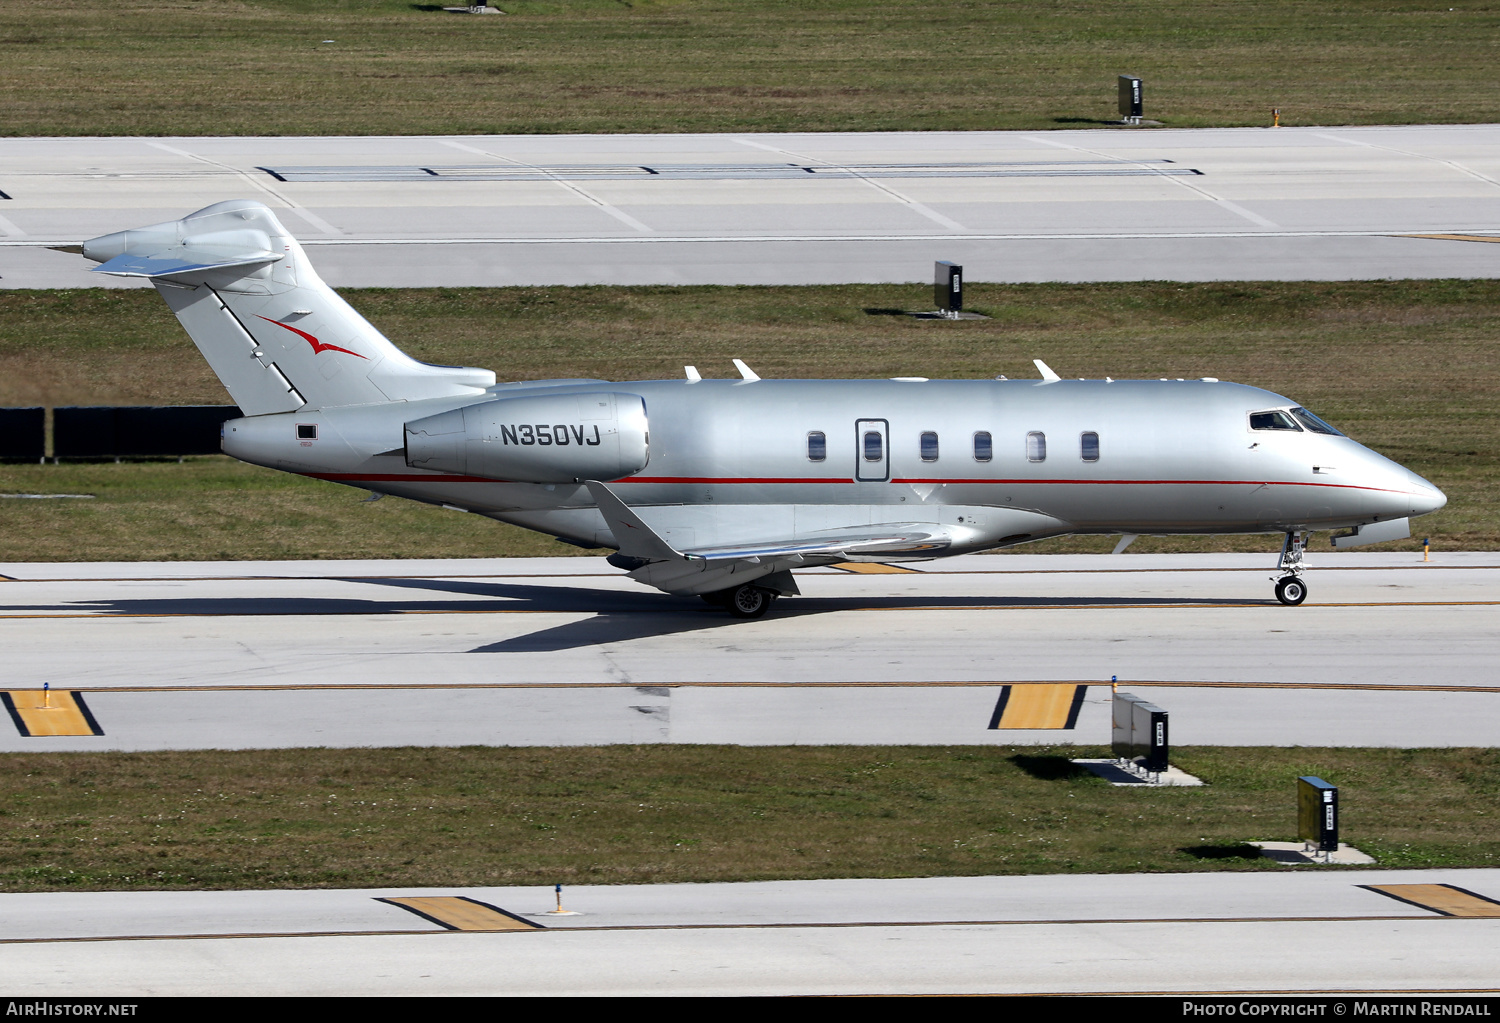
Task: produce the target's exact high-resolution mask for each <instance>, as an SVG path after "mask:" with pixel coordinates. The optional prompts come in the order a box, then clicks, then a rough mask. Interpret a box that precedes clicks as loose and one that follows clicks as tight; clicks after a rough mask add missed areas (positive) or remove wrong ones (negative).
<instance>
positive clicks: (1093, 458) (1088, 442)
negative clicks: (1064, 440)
mask: <svg viewBox="0 0 1500 1023" xmlns="http://www.w3.org/2000/svg"><path fill="white" fill-rule="evenodd" d="M1081 440H1082V443H1081V445H1080V446H1081V447H1082V449H1083V460H1084V461H1085V462H1097V461H1099V435H1098V434H1097V433H1085V434H1084V435H1083V437H1082V438H1081Z"/></svg>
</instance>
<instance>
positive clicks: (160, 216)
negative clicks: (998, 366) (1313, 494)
mask: <svg viewBox="0 0 1500 1023" xmlns="http://www.w3.org/2000/svg"><path fill="white" fill-rule="evenodd" d="M143 143H144V144H143ZM460 153H463V154H471V155H470V156H469V157H468V159H470V160H474V159H483V160H485V161H489V162H490V163H491V164H492V166H493V167H494V168H495V169H497V170H499V169H505V168H508V169H511V170H512V171H514V172H516V173H513V174H508V175H506V174H488V173H479V171H482V170H483V168H475V167H469V168H467V169H466V168H464V167H461V166H453V165H454V164H455V159H454V157H455V156H456V155H457V154H460ZM445 154H446V155H445ZM1063 154H1076V155H1075V156H1074V157H1068V156H1065V155H1063ZM7 157H8V158H7V165H6V167H5V169H4V170H3V172H0V191H3V192H4V193H5V194H6V195H9V196H11V197H12V198H11V199H10V200H7V201H5V202H4V207H5V208H4V215H5V218H6V220H7V221H8V222H9V223H10V225H11V229H8V237H7V240H6V242H5V243H0V286H5V287H78V286H105V287H114V286H133V285H132V283H131V282H121V281H104V280H100V279H99V277H98V276H92V277H91V276H88V275H87V273H86V271H87V269H88V265H87V264H86V263H85V262H84V261H82V260H81V259H80V258H79V257H77V256H73V255H68V254H64V253H57V252H51V251H48V250H47V249H46V248H45V247H44V244H67V243H76V242H78V241H80V240H82V239H84V238H88V237H93V236H96V235H99V234H103V233H107V232H109V231H114V230H120V229H123V228H129V227H138V226H140V225H142V224H148V223H153V222H159V221H161V220H166V219H170V218H176V217H179V216H181V215H182V214H183V213H184V212H187V211H189V210H191V209H195V208H198V207H200V206H204V205H207V204H209V203H211V202H217V201H220V200H223V199H230V198H239V197H244V196H249V197H253V196H254V195H256V194H264V195H266V196H268V197H271V198H272V200H273V204H275V205H278V206H288V207H291V208H293V209H295V210H297V211H298V212H299V215H301V216H302V219H303V220H305V221H306V222H307V223H308V224H309V225H310V226H312V227H313V228H314V230H313V231H310V232H309V234H310V237H309V238H307V239H306V240H307V241H308V242H310V243H319V242H321V243H323V247H322V248H321V249H320V251H319V267H318V269H319V272H320V274H321V275H322V276H323V277H325V278H326V279H327V280H329V281H330V282H331V283H333V284H335V285H338V286H444V285H454V286H459V285H461V286H486V285H513V284H664V283H666V284H800V283H846V282H924V283H925V282H926V281H927V279H928V277H929V275H930V272H931V265H932V261H933V260H934V259H936V258H945V259H950V260H953V261H955V262H961V263H963V264H964V266H965V273H966V275H967V276H968V277H969V279H970V280H971V281H1091V280H1184V281H1198V280H1264V279H1279V280H1346V279H1379V278H1407V277H1411V278H1424V277H1426V278H1430V277H1490V276H1493V273H1494V265H1493V260H1492V259H1491V254H1490V253H1488V252H1487V251H1486V250H1485V249H1484V247H1483V246H1472V245H1467V246H1466V245H1461V244H1454V243H1450V242H1449V241H1446V240H1443V239H1439V238H1415V237H1411V236H1413V235H1447V236H1471V237H1476V236H1484V235H1486V234H1493V233H1496V232H1500V190H1497V187H1496V182H1497V181H1500V125H1438V126H1423V125H1416V126H1407V127H1390V128H1339V129H1336V130H1329V129H1315V128H1308V129H1301V128H1283V129H1279V130H1274V131H1273V130H1269V129H1203V130H1129V131H1126V130H1080V131H1073V130H1069V131H1057V132H1045V133H1039V132H931V133H878V132H870V133H847V134H817V133H803V134H788V135H772V134H767V135H758V136H753V137H751V136H746V135H744V134H743V133H739V134H734V135H620V136H602V135H593V136H493V137H475V136H464V137H458V138H442V137H426V136H423V137H407V138H284V139H273V138H193V139H160V140H141V139H104V138H101V139H13V140H10V141H8V142H7ZM1059 160H1061V163H1059V162H1058V161H1059ZM1044 164H1046V166H1043V165H1044ZM1065 164H1066V166H1065ZM1084 164H1087V165H1084ZM267 168H272V169H274V168H282V169H284V170H285V171H286V172H287V174H286V176H285V180H278V179H277V178H276V177H275V176H273V174H272V173H270V171H268V170H267ZM424 168H425V170H424ZM656 168H659V169H656ZM1111 168H1112V170H1111ZM626 171H629V172H630V173H625V172H626ZM294 172H295V173H294ZM247 189H248V190H249V191H248V192H247V191H246V190H247ZM601 214H603V216H601ZM934 228H938V229H939V230H938V231H936V232H935V231H934ZM24 241H33V242H34V243H35V244H30V245H28V244H17V243H18V242H24ZM934 245H937V246H941V249H940V250H939V251H934V249H933V246H934ZM411 246H418V247H420V251H419V252H413V251H412V249H411ZM517 246H521V247H523V248H524V250H525V258H524V259H517V258H515V256H514V255H513V253H514V251H515V248H516V247H517ZM621 246H624V247H623V248H621ZM579 247H593V248H597V249H598V252H597V254H596V255H594V256H592V257H590V256H586V255H585V256H581V255H580V253H579V251H578V249H579Z"/></svg>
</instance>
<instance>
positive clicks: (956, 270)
mask: <svg viewBox="0 0 1500 1023" xmlns="http://www.w3.org/2000/svg"><path fill="white" fill-rule="evenodd" d="M932 300H933V301H934V302H936V303H937V307H938V310H939V311H941V312H945V313H957V312H962V311H963V308H964V268H963V267H961V266H959V265H958V264H957V263H949V262H947V261H945V260H939V261H938V262H937V263H936V264H934V266H933V273H932Z"/></svg>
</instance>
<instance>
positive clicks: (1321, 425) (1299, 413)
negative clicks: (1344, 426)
mask: <svg viewBox="0 0 1500 1023" xmlns="http://www.w3.org/2000/svg"><path fill="white" fill-rule="evenodd" d="M1292 416H1293V417H1294V418H1296V420H1297V422H1299V423H1301V424H1302V425H1303V426H1305V427H1307V428H1308V429H1309V430H1311V431H1312V432H1313V433H1327V434H1332V435H1333V436H1335V437H1342V436H1343V434H1342V433H1339V432H1338V431H1337V430H1335V429H1334V428H1333V427H1331V426H1329V425H1328V424H1327V423H1325V422H1323V420H1321V419H1319V418H1318V417H1317V416H1315V415H1313V414H1312V413H1311V412H1309V411H1307V409H1305V408H1294V409H1292Z"/></svg>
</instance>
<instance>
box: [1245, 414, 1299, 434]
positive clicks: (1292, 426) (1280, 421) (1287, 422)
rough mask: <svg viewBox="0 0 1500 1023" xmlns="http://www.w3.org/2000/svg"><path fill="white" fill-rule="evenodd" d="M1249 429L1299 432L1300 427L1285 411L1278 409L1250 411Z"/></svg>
mask: <svg viewBox="0 0 1500 1023" xmlns="http://www.w3.org/2000/svg"><path fill="white" fill-rule="evenodd" d="M1250 429H1252V430H1291V431H1292V432H1293V433H1301V432H1302V427H1300V426H1298V425H1297V423H1296V421H1295V420H1293V419H1292V417H1291V416H1289V415H1288V414H1287V413H1285V412H1282V411H1280V410H1279V409H1278V410H1277V411H1274V412H1252V413H1250Z"/></svg>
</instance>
